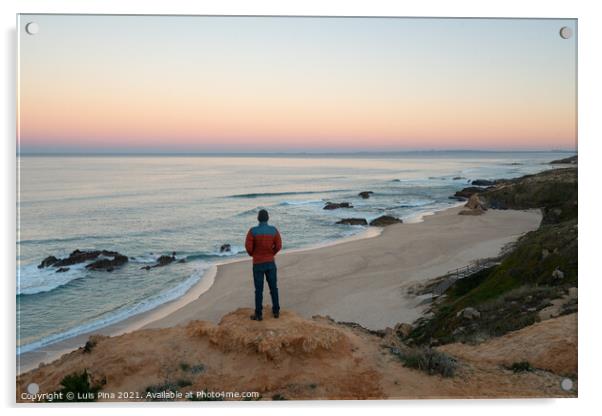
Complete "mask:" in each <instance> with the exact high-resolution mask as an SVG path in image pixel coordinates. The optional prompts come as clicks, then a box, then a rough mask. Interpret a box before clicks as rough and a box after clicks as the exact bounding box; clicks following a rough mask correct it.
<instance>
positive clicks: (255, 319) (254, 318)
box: [251, 314, 263, 321]
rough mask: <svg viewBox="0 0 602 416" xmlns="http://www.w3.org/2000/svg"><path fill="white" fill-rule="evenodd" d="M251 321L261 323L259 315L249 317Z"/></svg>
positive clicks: (261, 318)
mask: <svg viewBox="0 0 602 416" xmlns="http://www.w3.org/2000/svg"><path fill="white" fill-rule="evenodd" d="M251 320H252V321H263V317H262V316H261V315H257V314H255V315H251Z"/></svg>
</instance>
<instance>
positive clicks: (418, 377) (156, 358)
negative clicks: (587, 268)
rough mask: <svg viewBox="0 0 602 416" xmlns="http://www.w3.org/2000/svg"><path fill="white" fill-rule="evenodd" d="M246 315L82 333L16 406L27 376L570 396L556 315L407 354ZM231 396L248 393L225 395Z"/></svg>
mask: <svg viewBox="0 0 602 416" xmlns="http://www.w3.org/2000/svg"><path fill="white" fill-rule="evenodd" d="M251 312H252V311H251V309H238V310H236V311H234V312H232V313H229V314H227V315H226V316H224V317H223V319H222V320H221V322H220V323H219V324H218V325H214V324H211V323H209V322H206V321H192V322H190V323H188V324H187V325H182V326H176V327H171V328H163V329H145V330H139V331H135V332H131V333H128V334H125V335H121V336H116V337H98V336H97V337H92V338H91V339H90V341H89V342H88V343H87V344H86V346H85V347H82V348H80V349H78V350H76V351H73V352H71V353H69V354H66V355H64V356H63V357H61V358H60V359H59V360H57V361H55V362H53V363H50V364H47V365H41V366H40V367H39V368H37V369H35V370H32V371H29V372H27V373H25V374H22V375H20V376H19V377H17V401H21V402H25V401H29V400H28V399H27V398H26V395H25V393H26V392H27V389H28V386H29V385H30V384H31V383H37V385H38V386H39V392H40V393H46V392H62V393H65V394H66V393H69V392H71V393H74V394H76V396H75V397H78V395H79V397H88V398H89V397H91V395H96V396H95V397H98V395H100V398H101V400H106V401H120V400H130V401H132V400H134V401H153V400H222V399H224V398H225V399H227V400H283V399H284V400H286V399H295V400H303V399H384V398H390V399H395V398H398V399H403V398H406V399H414V398H446V397H447V398H458V397H466V398H468V397H483V398H485V397H497V398H499V397H562V396H572V395H574V392H565V391H563V390H561V389H560V381H561V379H562V378H561V376H560V374H562V373H564V372H566V371H567V370H566V366H567V364H566V363H567V355H570V354H571V353H572V352H573V346H574V345H575V343H576V339H574V338H571V336H570V334H573V333H574V334H576V331H575V330H574V329H575V325H576V321H574V320H567V319H565V318H557V319H555V320H550V321H548V322H546V323H543V324H541V325H539V326H533V327H532V328H531V329H530V330H529V331H528V332H525V333H521V332H517V333H515V334H512V336H508V337H506V338H505V337H502V338H499V339H498V343H500V344H502V345H505V347H506V348H507V349H508V348H509V349H510V350H511V351H512V352H513V353H512V354H510V355H507V356H505V357H496V356H495V355H494V354H493V353H492V352H491V348H489V349H480V350H479V349H477V350H475V349H474V348H472V347H469V346H464V345H462V344H458V345H453V346H449V347H448V350H449V352H445V351H443V350H442V351H437V350H436V349H433V350H429V351H419V350H416V351H414V350H412V349H409V348H408V347H406V346H404V345H403V344H402V343H400V342H399V338H398V337H397V335H396V331H395V330H393V329H387V330H384V331H369V330H366V329H364V328H362V327H361V326H359V325H357V324H350V323H339V322H335V321H333V320H332V319H330V318H328V317H319V316H316V317H313V318H312V319H303V318H301V317H299V316H298V315H297V314H295V313H293V312H290V311H286V310H283V311H282V313H281V316H280V318H279V319H273V318H271V317H268V316H266V319H264V321H262V322H250V321H249V318H248V317H249V314H250V313H251ZM534 334H535V335H534ZM567 334H569V336H568V337H567ZM539 336H545V339H546V343H545V345H540V346H539V348H540V350H541V349H544V350H547V357H548V358H547V360H546V361H545V362H542V363H541V365H542V368H538V369H533V370H532V371H528V372H524V373H521V374H517V373H516V372H514V371H513V370H512V369H509V367H508V366H507V365H506V364H508V363H507V361H508V360H511V361H512V360H513V359H515V360H522V359H523V356H522V355H521V353H522V354H523V355H524V354H525V353H528V351H529V350H530V348H529V345H530V344H529V343H530V342H531V343H532V342H533V339H537V337H539ZM534 337H535V338H534ZM451 347H453V348H451ZM494 350H495V348H494ZM555 351H565V352H566V353H565V354H564V355H563V354H555V353H554V352H555ZM421 354H423V355H428V356H431V357H439V358H442V359H444V360H447V363H446V364H445V365H446V368H445V371H439V370H441V368H439V369H437V368H436V366H434V365H430V366H427V367H421V366H420V365H416V363H414V362H413V361H412V359H410V357H420V356H421ZM502 358H503V359H502ZM441 362H444V361H441ZM535 363H537V364H539V362H535ZM575 363H576V361H575ZM568 365H569V366H570V365H571V364H570V363H569V364H568ZM569 370H571V371H572V367H571V368H569ZM74 380H76V381H77V382H74ZM123 392H128V393H127V394H128V395H127V396H125V397H124V396H123ZM199 392H200V394H201V395H202V396H199ZM234 392H239V393H241V394H242V393H243V392H254V394H255V395H254V396H253V397H251V398H249V397H243V398H241V397H240V396H239V397H231V396H226V393H227V394H232V393H234ZM199 397H200V398H199Z"/></svg>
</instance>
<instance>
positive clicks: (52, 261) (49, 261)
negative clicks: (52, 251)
mask: <svg viewBox="0 0 602 416" xmlns="http://www.w3.org/2000/svg"><path fill="white" fill-rule="evenodd" d="M57 261H59V259H57V258H56V257H54V256H48V257H46V258H45V259H44V260H42V262H41V263H40V264H39V265H38V269H42V268H44V267H48V266H52V265H53V264H55V263H56V262H57Z"/></svg>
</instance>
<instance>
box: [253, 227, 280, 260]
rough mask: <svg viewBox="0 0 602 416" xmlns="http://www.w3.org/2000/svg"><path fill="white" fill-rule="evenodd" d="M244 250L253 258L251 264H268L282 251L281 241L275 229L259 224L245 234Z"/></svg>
mask: <svg viewBox="0 0 602 416" xmlns="http://www.w3.org/2000/svg"><path fill="white" fill-rule="evenodd" d="M245 248H246V250H247V253H249V256H253V264H259V263H268V262H271V261H274V255H275V254H276V253H278V252H279V251H280V249H282V239H281V238H280V233H279V232H278V230H277V229H276V227H274V226H271V225H268V223H267V222H260V223H259V225H257V226H255V227H253V228H251V229H250V230H249V232H248V233H247V239H246V241H245Z"/></svg>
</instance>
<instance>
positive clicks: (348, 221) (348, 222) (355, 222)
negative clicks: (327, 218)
mask: <svg viewBox="0 0 602 416" xmlns="http://www.w3.org/2000/svg"><path fill="white" fill-rule="evenodd" d="M337 224H346V225H368V221H366V219H365V218H343V219H342V220H340V221H337Z"/></svg>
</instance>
